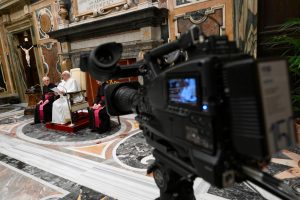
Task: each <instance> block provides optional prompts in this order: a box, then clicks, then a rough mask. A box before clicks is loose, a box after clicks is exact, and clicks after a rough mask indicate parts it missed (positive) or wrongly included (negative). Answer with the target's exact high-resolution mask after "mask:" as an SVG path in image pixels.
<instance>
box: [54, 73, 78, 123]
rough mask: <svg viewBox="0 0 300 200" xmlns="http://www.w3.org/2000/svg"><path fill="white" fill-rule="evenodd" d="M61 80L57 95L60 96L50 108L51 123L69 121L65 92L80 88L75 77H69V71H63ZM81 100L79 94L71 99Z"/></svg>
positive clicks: (75, 90)
mask: <svg viewBox="0 0 300 200" xmlns="http://www.w3.org/2000/svg"><path fill="white" fill-rule="evenodd" d="M61 76H62V81H61V82H60V83H59V84H58V86H57V89H58V91H59V92H58V95H60V98H59V99H57V100H56V101H54V103H53V108H52V123H56V124H65V123H67V122H69V121H70V119H71V115H70V110H69V106H68V101H67V96H66V93H68V92H77V91H79V90H80V88H79V86H78V84H77V82H76V80H75V79H73V78H71V75H70V72H69V71H64V72H63V73H62V74H61ZM82 100H83V97H82V96H81V95H78V96H77V97H75V98H74V99H73V101H74V103H76V102H80V101H82Z"/></svg>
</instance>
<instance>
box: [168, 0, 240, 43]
mask: <svg viewBox="0 0 300 200" xmlns="http://www.w3.org/2000/svg"><path fill="white" fill-rule="evenodd" d="M233 8H234V7H233V1H232V0H198V1H194V0H170V1H169V2H168V9H169V10H170V12H169V14H170V15H169V32H170V39H171V40H174V39H175V38H176V36H179V35H180V32H184V31H186V30H187V29H188V28H189V27H190V26H191V25H192V24H195V25H198V26H200V27H201V28H202V30H203V31H204V33H206V34H207V35H212V34H224V33H225V34H227V35H228V37H229V39H231V40H232V39H233V38H234V29H233V14H234V10H233Z"/></svg>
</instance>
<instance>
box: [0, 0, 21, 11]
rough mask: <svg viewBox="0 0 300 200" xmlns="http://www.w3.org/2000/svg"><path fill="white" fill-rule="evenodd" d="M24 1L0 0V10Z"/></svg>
mask: <svg viewBox="0 0 300 200" xmlns="http://www.w3.org/2000/svg"><path fill="white" fill-rule="evenodd" d="M20 2H24V1H23V0H1V1H0V11H1V10H3V9H8V8H10V7H12V6H13V5H15V4H16V3H20Z"/></svg>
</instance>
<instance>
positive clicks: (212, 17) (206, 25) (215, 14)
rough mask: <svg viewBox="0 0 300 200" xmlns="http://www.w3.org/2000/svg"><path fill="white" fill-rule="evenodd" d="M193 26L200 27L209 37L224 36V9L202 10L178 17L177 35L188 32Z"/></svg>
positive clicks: (221, 7)
mask: <svg viewBox="0 0 300 200" xmlns="http://www.w3.org/2000/svg"><path fill="white" fill-rule="evenodd" d="M192 25H197V26H199V27H200V28H201V30H202V31H203V32H204V34H205V35H207V36H208V35H220V34H222V32H223V31H224V30H225V27H224V7H223V6H219V7H215V8H206V9H201V10H197V11H193V12H187V13H185V14H184V15H183V16H180V17H177V34H181V33H184V32H186V31H187V30H188V29H189V28H190V27H191V26H192Z"/></svg>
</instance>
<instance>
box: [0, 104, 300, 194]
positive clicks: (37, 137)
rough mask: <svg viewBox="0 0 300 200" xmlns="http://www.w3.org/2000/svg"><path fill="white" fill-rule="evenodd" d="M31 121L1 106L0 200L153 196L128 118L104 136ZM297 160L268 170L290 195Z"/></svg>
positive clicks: (294, 156) (146, 160)
mask: <svg viewBox="0 0 300 200" xmlns="http://www.w3.org/2000/svg"><path fill="white" fill-rule="evenodd" d="M32 121H33V118H32V116H24V115H23V107H22V106H21V105H14V106H12V105H0V200H2V199H3V200H4V199H5V200H10V199H12V200H14V199H16V200H17V199H22V200H23V199H24V200H27V199H28V200H29V199H30V200H36V199H43V200H46V199H47V200H55V199H64V200H85V199H86V200H100V199H102V200H108V199H121V200H122V199H126V200H127V199H128V200H129V199H130V200H135V199H136V200H143V199H145V200H150V199H155V198H156V197H158V195H159V191H158V189H157V187H156V185H155V183H154V181H153V178H152V177H149V176H147V175H146V169H147V167H148V166H149V164H151V162H153V157H152V154H151V151H152V148H151V147H150V146H149V145H147V143H146V142H145V138H144V137H143V135H142V133H141V131H140V130H139V129H138V124H137V122H136V121H135V120H134V116H133V115H127V116H123V117H121V126H119V125H118V123H117V119H115V118H112V123H113V128H112V130H111V131H110V132H106V133H104V134H97V133H95V132H91V131H90V130H89V129H83V130H81V131H79V132H77V133H76V134H67V133H64V132H59V131H50V130H47V129H46V128H45V127H44V126H43V125H41V124H38V125H30V123H31V122H32ZM293 152H294V153H293ZM299 160H300V150H299V149H298V148H291V149H289V150H288V151H283V152H280V153H278V154H277V155H275V157H274V158H273V160H272V161H273V163H272V164H271V165H270V167H269V171H270V173H271V174H272V175H275V176H277V177H278V178H280V179H283V180H285V181H286V183H287V184H288V185H289V186H290V187H292V188H294V190H295V193H297V192H299V191H300V190H298V188H300V179H299V176H300V175H299V174H300V173H299V171H300V168H299V166H298V165H297V162H299ZM253 187H254V188H256V189H253ZM194 190H195V196H196V199H197V200H199V199H207V200H210V199H211V200H212V199H213V200H215V199H216V200H217V199H278V198H276V197H274V196H273V195H272V194H269V193H267V192H265V191H264V190H262V189H260V188H258V187H257V186H255V185H253V184H252V183H249V182H247V183H242V184H236V185H235V186H234V187H231V188H227V189H223V190H220V189H217V188H215V187H211V186H210V185H209V184H208V183H206V182H205V181H203V180H202V179H200V178H198V179H196V181H195V184H194ZM256 190H258V191H259V192H260V193H257V191H256ZM297 194H298V193H297ZM299 194H300V193H299Z"/></svg>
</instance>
